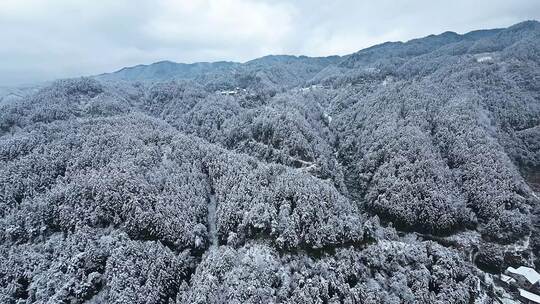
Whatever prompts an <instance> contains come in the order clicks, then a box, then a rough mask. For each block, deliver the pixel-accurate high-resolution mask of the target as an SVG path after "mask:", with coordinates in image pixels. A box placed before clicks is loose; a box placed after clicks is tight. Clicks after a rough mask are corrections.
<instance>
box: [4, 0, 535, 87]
mask: <svg viewBox="0 0 540 304" xmlns="http://www.w3.org/2000/svg"><path fill="white" fill-rule="evenodd" d="M527 19H540V1H537V0H516V1H502V0H481V1H466V0H454V1H447V2H444V3H443V2H441V1H427V0H416V1H389V0H379V1H345V0H335V1H322V0H314V1H307V0H299V1H285V0H278V1H270V0H265V1H249V0H191V1H187V0H186V1H173V0H158V1H150V0H141V1H128V0H119V1H88V0H86V1H68V0H41V1H40V0H4V1H2V2H0V41H1V45H0V57H1V58H2V60H1V61H0V85H14V84H20V83H28V82H35V81H44V80H50V79H55V78H63V77H74V76H79V75H91V74H97V73H101V72H107V71H112V70H115V69H118V68H121V67H123V66H129V65H135V64H139V63H150V62H154V61H159V60H173V61H179V62H195V61H215V60H235V61H245V60H249V59H253V58H256V57H260V56H263V55H267V54H270V53H272V54H276V53H286V54H295V55H300V54H302V55H309V56H323V55H333V54H338V55H343V54H347V53H351V52H354V51H357V50H359V49H362V48H365V47H368V46H371V45H373V44H376V43H381V42H384V41H387V40H394V41H395V40H408V39H412V38H416V37H420V36H425V35H428V34H432V33H440V32H443V31H447V30H452V31H456V32H466V31H470V30H474V29H481V28H494V27H506V26H509V25H511V24H513V23H517V22H520V21H523V20H527Z"/></svg>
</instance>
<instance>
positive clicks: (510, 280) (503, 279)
mask: <svg viewBox="0 0 540 304" xmlns="http://www.w3.org/2000/svg"><path fill="white" fill-rule="evenodd" d="M501 281H503V282H504V283H506V284H510V283H512V282H515V281H516V279H514V278H512V277H509V276H507V275H504V274H501Z"/></svg>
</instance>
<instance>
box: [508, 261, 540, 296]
mask: <svg viewBox="0 0 540 304" xmlns="http://www.w3.org/2000/svg"><path fill="white" fill-rule="evenodd" d="M505 274H506V275H508V276H510V277H512V278H514V279H516V281H517V283H518V285H519V286H520V287H522V288H524V289H527V290H536V291H540V274H539V273H538V272H536V270H534V269H532V268H530V267H525V266H520V267H519V268H517V269H516V268H514V267H508V268H507V269H506V271H505Z"/></svg>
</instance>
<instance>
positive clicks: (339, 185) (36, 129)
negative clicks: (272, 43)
mask: <svg viewBox="0 0 540 304" xmlns="http://www.w3.org/2000/svg"><path fill="white" fill-rule="evenodd" d="M539 84H540V24H539V23H538V22H535V21H527V22H523V23H520V24H517V25H514V26H511V27H509V28H506V29H496V30H481V31H475V32H471V33H468V34H464V35H458V34H456V33H452V32H446V33H443V34H440V35H432V36H428V37H425V38H420V39H414V40H411V41H409V42H405V43H386V44H382V45H379V46H374V47H371V48H368V49H365V50H361V51H359V52H357V53H354V54H351V55H348V56H343V57H337V56H333V57H324V58H309V57H303V56H300V57H295V56H267V57H263V58H259V59H255V60H252V61H249V62H246V63H242V64H240V63H230V62H219V63H197V64H190V65H187V64H177V63H172V62H160V63H156V64H152V65H148V66H136V67H132V68H125V69H122V70H120V71H118V72H115V73H111V74H103V75H99V76H96V77H93V78H81V79H71V80H63V81H58V82H56V83H54V84H52V85H51V86H48V87H46V88H43V89H42V90H40V91H39V92H38V93H36V94H34V95H31V96H29V97H24V98H22V99H20V100H14V101H12V102H9V103H3V104H2V103H0V187H1V188H0V227H1V228H2V229H0V252H1V254H0V283H1V284H0V300H1V302H5V303H17V302H18V301H19V302H28V303H33V302H46V301H58V302H70V303H84V302H90V303H103V302H111V303H126V302H129V303H133V302H135V303H223V302H235V303H236V302H237V303H261V302H264V303H270V302H272V303H287V302H289V303H298V302H306V303H311V302H316V303H339V302H346V303H349V302H350V303H355V302H358V303H471V302H475V301H477V302H482V301H489V300H494V299H495V297H500V296H501V295H495V294H494V293H493V292H492V287H490V286H489V285H490V284H496V283H490V282H489V280H487V281H486V279H485V278H486V277H488V278H489V277H490V276H492V275H496V274H497V273H500V272H501V271H503V270H504V269H505V268H506V267H507V266H514V267H515V266H520V265H529V266H533V267H540V260H539V256H540V254H539V252H540V238H539V235H540V227H539V226H538V222H539V218H538V216H539V215H540V212H539V211H538V210H540V201H539V199H538V196H537V194H536V193H535V192H534V191H535V189H537V188H536V187H537V184H538V174H537V172H538V170H539V168H540V86H539ZM506 296H508V297H511V295H510V294H508V295H506Z"/></svg>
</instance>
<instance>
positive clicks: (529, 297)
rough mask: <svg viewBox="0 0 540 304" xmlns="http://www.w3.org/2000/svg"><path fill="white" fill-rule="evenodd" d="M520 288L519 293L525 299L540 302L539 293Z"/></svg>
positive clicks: (539, 303)
mask: <svg viewBox="0 0 540 304" xmlns="http://www.w3.org/2000/svg"><path fill="white" fill-rule="evenodd" d="M518 290H519V295H520V296H522V297H524V298H525V299H527V300H529V301H532V302H534V303H538V304H540V296H539V295H537V294H534V293H532V292H528V291H526V290H524V289H521V288H518Z"/></svg>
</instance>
